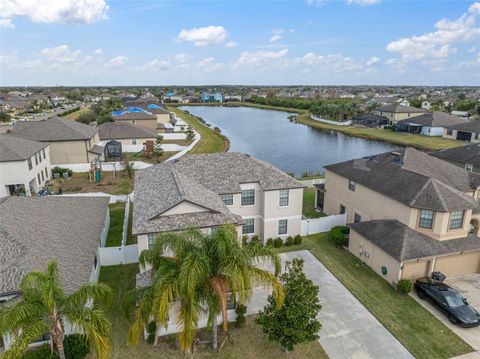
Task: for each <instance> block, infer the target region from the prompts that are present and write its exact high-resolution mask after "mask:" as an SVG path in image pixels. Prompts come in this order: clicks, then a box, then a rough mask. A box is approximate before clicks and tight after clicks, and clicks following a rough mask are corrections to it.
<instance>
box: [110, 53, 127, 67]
mask: <svg viewBox="0 0 480 359" xmlns="http://www.w3.org/2000/svg"><path fill="white" fill-rule="evenodd" d="M127 60H128V57H126V56H123V55H120V56H116V57H114V58H112V59H110V61H109V62H107V63H106V64H105V66H106V67H109V68H113V67H120V66H123V65H125V63H126V62H127Z"/></svg>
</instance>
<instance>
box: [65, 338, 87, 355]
mask: <svg viewBox="0 0 480 359" xmlns="http://www.w3.org/2000/svg"><path fill="white" fill-rule="evenodd" d="M63 346H64V348H65V357H66V358H67V359H84V358H85V357H86V356H87V354H88V353H89V352H90V348H89V346H88V343H87V340H86V338H85V337H84V336H83V335H80V334H73V335H68V336H66V337H65V339H64V341H63Z"/></svg>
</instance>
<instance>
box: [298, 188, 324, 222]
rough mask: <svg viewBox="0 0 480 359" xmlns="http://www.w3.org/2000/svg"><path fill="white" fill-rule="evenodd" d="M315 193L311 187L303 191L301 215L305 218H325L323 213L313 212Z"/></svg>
mask: <svg viewBox="0 0 480 359" xmlns="http://www.w3.org/2000/svg"><path fill="white" fill-rule="evenodd" d="M315 192H316V189H315V188H312V187H308V188H304V189H303V215H304V216H305V217H307V218H320V217H324V216H325V213H323V212H317V211H316V210H315Z"/></svg>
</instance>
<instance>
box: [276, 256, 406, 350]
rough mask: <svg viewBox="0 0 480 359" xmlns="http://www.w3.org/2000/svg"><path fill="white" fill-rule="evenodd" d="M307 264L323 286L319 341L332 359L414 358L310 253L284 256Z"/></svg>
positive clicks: (310, 272) (317, 281)
mask: <svg viewBox="0 0 480 359" xmlns="http://www.w3.org/2000/svg"><path fill="white" fill-rule="evenodd" d="M281 258H282V262H285V261H287V260H292V259H293V258H302V259H303V260H304V261H305V264H304V272H305V274H306V275H307V277H308V278H310V279H311V280H312V281H313V282H314V283H315V284H316V285H318V286H319V287H320V293H319V299H320V304H321V305H322V310H320V313H319V316H318V319H319V320H320V322H321V323H322V329H321V330H320V333H319V335H320V339H319V342H320V344H321V345H322V347H323V349H324V350H325V351H326V353H327V354H328V356H329V357H330V358H331V359H346V358H352V359H367V358H373V359H376V358H378V359H385V358H389V359H400V358H402V359H403V358H413V356H412V355H411V354H410V353H409V352H408V351H407V349H405V347H404V346H403V345H402V344H401V343H400V342H399V341H398V340H397V339H396V338H395V337H394V336H393V335H392V334H391V333H390V332H389V331H388V330H387V329H386V328H385V327H384V326H383V325H382V324H381V323H380V322H379V321H378V320H377V319H376V318H375V317H374V316H373V315H372V314H371V313H370V312H369V311H368V310H367V309H366V308H365V307H364V306H363V305H362V304H361V303H360V302H359V301H358V300H357V299H356V298H355V297H354V296H353V294H352V293H350V292H349V291H348V290H347V289H346V288H345V287H344V286H343V285H342V283H340V281H339V280H337V279H336V278H335V277H334V276H333V275H332V273H330V272H329V271H328V270H327V268H325V266H324V265H323V264H322V263H320V262H319V261H318V260H317V259H316V258H315V256H314V255H313V254H311V253H310V252H309V251H297V252H289V253H282V254H281Z"/></svg>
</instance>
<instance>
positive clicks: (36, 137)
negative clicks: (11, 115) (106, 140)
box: [12, 116, 103, 165]
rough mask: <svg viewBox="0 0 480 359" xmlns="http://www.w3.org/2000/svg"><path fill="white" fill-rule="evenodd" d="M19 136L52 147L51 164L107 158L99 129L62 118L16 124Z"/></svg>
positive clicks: (14, 127)
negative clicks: (104, 156)
mask: <svg viewBox="0 0 480 359" xmlns="http://www.w3.org/2000/svg"><path fill="white" fill-rule="evenodd" d="M12 134H13V135H14V136H16V137H20V138H25V139H27V140H32V141H38V142H46V143H49V144H50V162H51V164H52V165H57V164H74V163H90V162H92V161H94V160H97V159H102V158H103V147H102V146H100V145H99V143H100V137H99V136H98V129H97V128H96V127H93V126H89V125H84V124H83V123H80V122H76V121H69V120H66V119H63V118H61V117H56V116H55V117H51V118H49V119H47V120H44V121H27V122H16V123H15V124H14V126H13V129H12Z"/></svg>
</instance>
